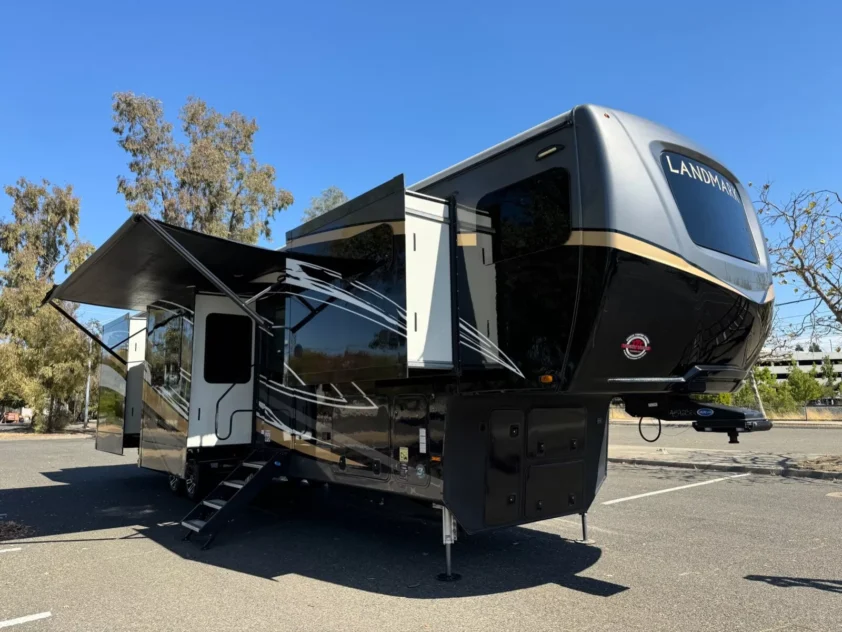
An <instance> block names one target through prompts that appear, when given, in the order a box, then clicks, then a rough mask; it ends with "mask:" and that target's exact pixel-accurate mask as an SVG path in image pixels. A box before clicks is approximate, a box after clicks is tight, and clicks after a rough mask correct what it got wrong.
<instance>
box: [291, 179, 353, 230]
mask: <svg viewBox="0 0 842 632" xmlns="http://www.w3.org/2000/svg"><path fill="white" fill-rule="evenodd" d="M347 201H348V196H347V195H345V193H343V192H342V189H340V188H339V187H335V186H330V187H328V188H326V189H325V190H324V191H322V192H321V193H320V194H319V195H317V196H315V197H312V198H310V206H308V207H307V208H306V209H304V215H302V217H301V221H302V222H309V221H310V220H311V219H314V218H316V217H318V216H319V215H324V214H325V213H327V212H328V211H331V210H333V209H335V208H336V207H337V206H341V205H342V204H345V202H347Z"/></svg>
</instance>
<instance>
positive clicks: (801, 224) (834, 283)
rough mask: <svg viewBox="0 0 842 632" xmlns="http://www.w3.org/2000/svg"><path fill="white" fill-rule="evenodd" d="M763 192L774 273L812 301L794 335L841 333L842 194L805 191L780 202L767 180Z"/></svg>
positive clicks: (763, 216) (763, 214) (760, 205)
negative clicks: (841, 196) (841, 237)
mask: <svg viewBox="0 0 842 632" xmlns="http://www.w3.org/2000/svg"><path fill="white" fill-rule="evenodd" d="M759 194H760V195H759V197H760V199H759V201H758V212H759V213H760V217H761V220H762V222H763V223H764V225H765V226H766V227H767V228H768V229H770V230H766V236H767V245H768V248H769V256H770V261H771V264H772V271H773V275H774V276H775V277H776V278H777V280H778V283H780V284H781V285H794V286H795V287H794V288H793V291H794V292H795V293H797V294H799V295H803V297H804V298H805V299H807V300H806V301H805V303H806V304H807V305H811V304H812V307H810V309H809V312H808V314H807V315H806V316H804V318H803V320H802V321H801V322H800V324H798V325H795V326H792V329H793V330H794V331H792V332H791V333H792V334H793V335H796V334H798V333H800V332H801V331H804V330H806V329H809V330H811V332H812V334H813V335H815V336H822V335H828V334H831V333H840V332H842V239H840V238H839V236H840V233H842V198H840V195H839V194H838V193H836V192H834V191H827V190H821V191H801V192H799V193H795V194H793V195H791V196H790V198H789V199H788V200H787V201H785V202H778V201H775V200H773V199H772V197H771V186H770V185H769V184H768V183H767V184H764V185H763V186H762V187H761V188H760V190H759ZM811 301H812V303H811Z"/></svg>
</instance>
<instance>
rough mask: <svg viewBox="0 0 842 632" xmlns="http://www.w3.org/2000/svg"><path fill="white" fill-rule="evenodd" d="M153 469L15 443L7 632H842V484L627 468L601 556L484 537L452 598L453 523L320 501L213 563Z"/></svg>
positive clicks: (459, 563)
mask: <svg viewBox="0 0 842 632" xmlns="http://www.w3.org/2000/svg"><path fill="white" fill-rule="evenodd" d="M840 436H842V435H840ZM134 459H135V457H134V455H133V454H130V455H129V456H126V457H116V456H111V455H106V454H101V453H98V452H96V451H95V450H94V449H93V442H92V441H91V440H89V439H66V440H49V439H47V440H24V441H0V514H4V513H5V514H7V515H6V518H5V519H6V520H15V521H17V522H20V523H23V524H25V525H27V526H28V527H31V528H32V529H33V530H34V533H33V535H32V536H31V537H28V538H24V539H22V540H16V541H6V542H0V628H8V629H11V630H14V631H15V632H18V631H20V632H29V631H32V632H37V631H41V630H68V631H69V630H74V631H76V630H186V629H206V630H230V629H237V630H240V629H258V628H262V629H272V630H365V631H366V632H370V631H371V630H379V629H390V630H393V629H398V630H402V629H407V630H483V631H487V630H577V631H585V630H587V631H598V630H599V631H601V630H611V631H616V630H647V631H653V630H747V631H752V632H760V631H767V632H771V631H773V630H774V631H776V632H783V631H796V630H798V631H802V632H803V631H804V630H813V631H827V630H842V529H840V518H842V483H840V482H833V481H821V480H807V479H793V478H778V477H769V476H759V475H739V476H736V475H733V474H728V473H721V472H720V473H694V472H691V471H687V470H681V471H679V470H668V469H657V468H635V467H630V466H612V467H611V470H610V474H609V479H608V481H607V482H606V483H605V485H604V486H603V488H602V490H601V491H600V494H599V497H598V499H597V502H596V504H595V505H594V507H593V508H592V511H591V513H590V524H591V537H592V538H593V539H594V540H595V541H596V543H595V544H594V545H592V546H587V545H582V544H578V543H576V542H574V541H573V539H575V538H577V537H578V536H579V533H580V527H579V522H578V520H577V519H575V518H563V519H555V520H549V521H545V522H542V523H538V524H535V525H531V526H530V527H529V528H514V529H508V530H504V531H498V532H494V533H491V534H487V535H478V536H472V537H469V538H465V539H464V540H460V542H458V543H457V544H456V545H455V546H454V550H453V554H454V567H455V568H454V570H457V571H458V572H460V573H462V575H463V578H462V580H461V581H459V582H456V583H451V584H447V583H441V582H438V581H436V579H435V575H436V574H437V573H438V572H440V571H441V570H442V565H443V558H444V555H443V548H442V546H441V544H440V525H439V523H437V522H435V521H434V520H433V521H426V520H422V519H421V518H420V517H418V516H414V515H408V514H406V512H404V513H402V514H401V515H397V512H396V511H393V510H392V507H390V503H388V502H387V503H386V506H384V507H382V508H380V507H377V506H376V504H373V503H366V504H364V505H359V504H355V505H352V506H349V505H348V504H347V503H345V502H342V501H339V500H336V498H335V497H330V496H329V497H327V498H326V499H325V498H323V497H322V496H318V495H317V494H321V493H323V492H321V491H320V492H316V493H314V492H312V491H311V492H310V493H307V494H302V495H299V496H298V497H297V498H296V499H295V500H294V501H293V500H279V501H277V502H276V503H274V504H272V505H267V506H265V507H264V508H263V509H253V510H250V511H249V512H248V513H247V514H245V515H244V516H243V518H241V519H240V520H238V521H237V523H235V525H234V526H233V527H232V529H231V530H229V531H228V532H226V533H225V534H224V535H221V536H220V538H219V540H218V543H217V545H216V546H215V547H214V548H212V549H210V550H208V551H200V550H198V549H197V548H196V547H195V546H194V545H192V544H191V543H188V542H182V541H181V535H182V532H181V529H180V528H179V527H178V526H176V525H175V522H176V521H178V520H180V518H181V517H182V516H183V514H185V513H186V512H187V511H188V510H189V509H190V507H191V505H190V503H189V502H188V501H186V500H184V499H180V498H176V497H173V496H171V495H170V493H169V492H168V491H167V489H166V483H165V479H164V478H162V477H160V476H158V475H156V474H152V473H149V472H146V471H143V470H138V469H137V468H136V467H135V465H134ZM698 483H705V484H701V485H699V484H698ZM673 488H680V489H673ZM665 490H671V491H665ZM652 492H663V493H657V494H653V493H652ZM603 503H608V504H603Z"/></svg>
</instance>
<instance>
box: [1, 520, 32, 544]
mask: <svg viewBox="0 0 842 632" xmlns="http://www.w3.org/2000/svg"><path fill="white" fill-rule="evenodd" d="M33 533H34V531H33V530H32V528H31V527H27V526H26V525H25V524H21V523H19V522H15V521H14V520H0V542H2V541H3V540H18V539H20V538H28V537H30V536H31V535H32V534H33Z"/></svg>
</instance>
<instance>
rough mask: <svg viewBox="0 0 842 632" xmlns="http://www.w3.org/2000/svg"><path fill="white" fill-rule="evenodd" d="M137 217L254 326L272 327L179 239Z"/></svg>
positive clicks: (138, 216)
mask: <svg viewBox="0 0 842 632" xmlns="http://www.w3.org/2000/svg"><path fill="white" fill-rule="evenodd" d="M136 217H137V218H138V221H141V222H146V223H147V224H148V225H149V227H150V228H152V230H154V231H155V233H156V234H157V235H158V236H159V237H160V238H161V239H163V240H164V242H165V243H166V244H167V245H168V246H170V248H172V249H173V250H175V251H176V252H177V253H178V254H179V255H181V257H182V258H183V259H184V260H185V261H186V262H187V263H189V264H190V265H191V266H193V267H194V268H195V269H196V270H197V271H198V272H199V274H201V275H202V276H203V277H205V278H206V279H207V280H208V281H210V282H211V283H212V284H213V285H215V286H216V289H218V290H219V291H220V292H222V293H223V294H225V296H227V297H228V298H230V299H231V300H232V301H234V303H236V304H237V306H238V307H239V308H240V309H241V310H243V312H244V313H245V314H246V316H248V317H249V318H251V319H252V320H253V321H254V324H255V325H257V326H258V327H265V326H266V325H271V324H272V323H271V321H269V319H267V318H263V317H262V316H261V315H260V314H258V313H257V312H255V311H254V310H253V309H252V308H251V307H249V306H248V305H246V304H245V303H244V302H243V300H242V299H241V298H240V297H239V296H237V295H236V294H235V293H234V292H233V290H231V288H229V287H228V286H227V285H225V284H224V283H223V282H222V281H220V280H219V278H217V276H216V275H215V274H214V273H213V272H211V271H210V270H208V269H207V268H206V267H205V266H204V264H203V263H202V262H201V261H199V260H198V259H196V257H194V256H193V255H192V254H191V253H190V251H189V250H187V248H185V247H184V246H182V245H181V244H180V243H178V240H177V239H175V238H174V237H173V236H172V235H170V234H169V233H168V232H167V231H166V230H164V229H163V228H161V226H159V225H158V222H156V221H155V220H153V219H150V218H149V217H148V216H146V215H137V216H136Z"/></svg>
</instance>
